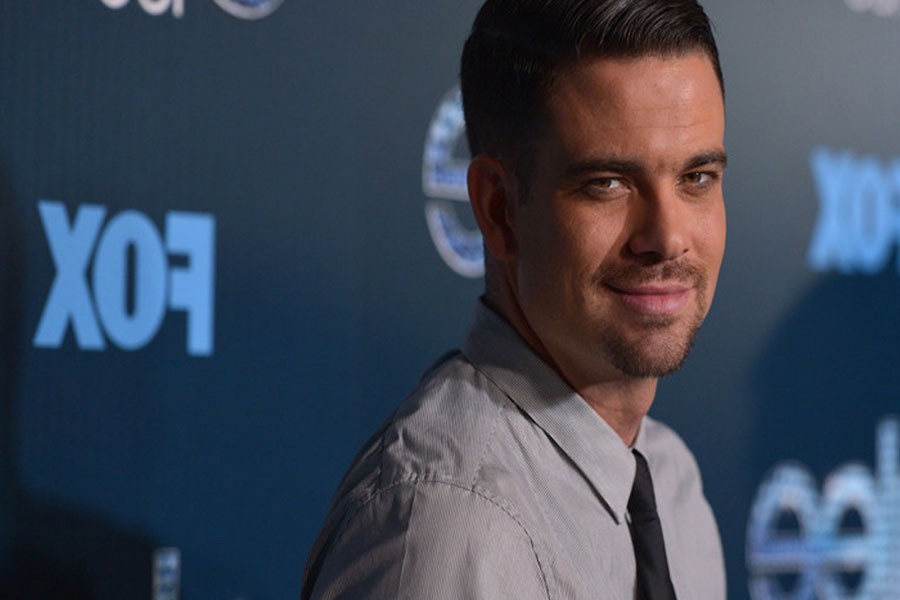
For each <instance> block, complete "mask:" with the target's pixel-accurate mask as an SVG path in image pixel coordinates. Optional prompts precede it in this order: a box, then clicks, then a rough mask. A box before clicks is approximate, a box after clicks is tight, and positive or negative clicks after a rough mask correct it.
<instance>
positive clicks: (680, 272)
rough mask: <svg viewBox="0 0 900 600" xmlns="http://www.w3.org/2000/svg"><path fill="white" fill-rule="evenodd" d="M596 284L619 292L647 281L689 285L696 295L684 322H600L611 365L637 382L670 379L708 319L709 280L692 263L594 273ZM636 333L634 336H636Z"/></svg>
mask: <svg viewBox="0 0 900 600" xmlns="http://www.w3.org/2000/svg"><path fill="white" fill-rule="evenodd" d="M597 281H598V282H599V284H600V285H604V283H603V282H614V283H615V284H616V285H617V286H618V287H625V286H627V285H635V284H639V283H646V282H664V281H679V282H682V283H688V284H690V285H691V287H692V289H693V290H694V293H695V295H696V301H695V304H696V306H695V310H694V313H693V314H692V315H690V316H687V317H668V316H664V317H649V316H647V317H643V316H639V317H637V318H634V319H627V322H626V323H614V322H609V321H604V322H603V323H602V324H601V325H600V329H599V331H598V332H597V333H598V345H599V346H600V348H601V352H602V353H603V354H605V355H606V357H607V359H608V360H609V362H610V364H611V365H612V366H613V367H615V368H616V369H618V370H619V371H621V372H622V373H624V374H625V375H627V376H629V377H633V378H636V379H646V378H659V377H665V376H666V375H671V374H672V373H674V372H675V371H677V370H678V369H680V368H681V367H682V365H684V362H685V360H687V357H688V354H690V351H691V348H692V347H693V345H694V340H695V339H696V337H697V333H698V331H699V330H700V326H701V325H702V324H703V321H704V319H705V317H706V312H707V309H708V307H709V300H708V298H707V295H706V289H707V287H706V284H707V276H706V273H705V272H704V270H703V269H702V268H700V267H698V266H695V265H691V264H677V263H673V264H666V265H659V266H653V267H637V268H635V267H630V268H624V269H621V268H620V269H609V270H606V271H603V272H601V273H598V274H597ZM635 332H637V333H635Z"/></svg>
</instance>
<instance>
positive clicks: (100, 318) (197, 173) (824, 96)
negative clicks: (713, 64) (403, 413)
mask: <svg viewBox="0 0 900 600" xmlns="http://www.w3.org/2000/svg"><path fill="white" fill-rule="evenodd" d="M706 4H707V9H708V12H709V13H710V15H711V17H712V19H713V21H714V22H715V24H716V30H717V34H718V38H719V43H720V48H721V54H722V62H723V67H724V70H725V79H726V87H727V112H728V130H727V144H728V150H729V155H730V166H729V170H728V174H727V177H726V202H727V206H728V211H729V242H728V250H727V252H726V260H725V264H724V267H723V274H722V277H721V280H720V288H719V293H718V296H717V299H716V303H715V305H714V307H713V312H712V314H711V316H710V319H709V321H708V322H707V325H706V327H705V329H704V331H703V333H702V334H701V336H700V339H699V340H698V344H697V347H696V349H695V351H694V353H693V355H692V357H691V359H690V360H689V362H688V365H687V366H686V367H685V369H684V370H683V371H682V372H680V373H678V374H676V375H675V376H673V377H671V378H669V379H666V380H664V381H663V383H662V384H661V386H660V391H659V395H658V398H657V402H656V404H655V406H654V408H653V413H654V414H655V415H656V416H657V417H659V418H661V419H663V420H665V421H666V422H668V423H670V424H671V425H672V426H673V427H675V429H677V430H678V431H679V432H681V434H682V435H683V437H684V438H685V439H686V440H687V442H688V444H689V445H690V446H691V448H693V449H694V451H695V453H696V455H697V459H698V461H699V463H700V465H701V468H702V471H703V474H704V480H705V487H706V492H707V495H708V497H709V499H710V501H711V503H712V505H713V508H714V510H715V512H716V514H717V516H718V519H719V523H720V526H721V530H722V536H723V542H724V546H725V551H726V555H727V561H728V576H729V598H734V599H740V598H752V599H753V600H774V599H781V598H785V599H786V598H794V599H801V598H810V599H811V598H819V599H822V600H824V599H826V598H828V599H856V600H870V599H875V598H897V597H900V421H898V420H897V417H896V416H894V415H897V414H900V402H898V393H897V390H898V389H900V310H898V308H897V305H898V303H900V260H898V253H897V247H898V239H900V110H898V106H900V61H898V60H897V58H896V57H898V56H900V1H898V0H755V1H753V2H743V1H741V2H738V1H732V0H708V2H707V3H706ZM478 5H479V2H478V0H465V1H462V2H461V1H460V0H432V1H429V2H406V3H388V2H368V3H365V2H350V1H345V0H336V1H333V2H312V1H310V0H79V1H78V2H73V1H71V0H42V1H41V2H3V3H2V4H0V596H2V597H10V598H21V599H26V600H28V599H37V598H49V597H52V598H78V599H81V598H91V599H97V600H106V599H116V600H119V599H121V598H137V599H140V598H148V599H149V598H153V599H154V600H162V599H169V600H172V599H174V598H187V599H206V598H209V599H221V600H238V599H242V600H280V599H283V598H292V597H296V596H297V594H298V590H299V582H300V578H301V570H302V566H303V563H304V560H305V556H306V553H307V552H308V550H309V547H310V545H311V543H312V540H313V537H314V535H315V533H316V531H317V529H318V527H319V525H320V523H321V520H322V518H323V516H324V513H325V510H326V506H327V503H328V500H329V497H330V495H331V493H332V491H333V490H334V488H335V486H336V484H337V482H338V480H339V478H340V476H341V474H342V471H343V469H344V468H345V466H346V465H347V464H348V462H349V460H350V459H351V457H352V456H353V454H354V453H355V451H356V449H357V447H358V446H359V445H360V444H361V443H362V442H363V441H364V439H365V438H366V437H367V436H368V434H369V432H370V431H371V430H373V429H374V428H375V427H376V425H377V424H378V423H379V422H380V421H381V420H382V419H383V418H384V417H385V416H386V415H387V414H388V413H389V412H390V410H391V407H392V406H394V405H395V404H396V403H397V402H398V401H399V400H400V399H401V398H402V397H403V396H404V395H405V393H406V392H407V391H408V390H409V389H410V388H411V386H412V385H413V384H414V382H415V380H416V378H417V377H418V375H419V373H420V372H421V370H422V369H424V368H425V367H426V366H427V365H428V364H429V363H430V362H431V360H432V359H433V358H434V357H436V356H438V355H439V354H440V353H442V352H443V351H444V350H446V349H448V348H451V347H453V346H454V345H455V344H457V343H458V342H459V340H460V337H461V335H462V333H463V331H464V328H465V326H466V324H467V322H468V319H469V316H470V314H471V311H472V308H473V306H474V302H475V299H476V297H477V296H478V294H479V292H480V290H481V287H482V280H481V271H482V269H481V257H482V247H481V241H480V238H479V236H478V233H477V231H476V229H475V226H474V222H473V220H472V218H471V215H470V214H469V209H468V206H467V199H466V193H465V186H464V174H465V165H466V159H467V155H466V152H467V151H466V147H465V143H464V141H463V138H462V134H463V131H464V127H465V125H464V123H463V120H462V114H461V110H460V106H459V95H458V89H457V87H456V73H457V69H458V57H459V53H460V50H461V47H462V42H463V40H464V38H465V36H466V33H467V30H468V28H469V25H470V23H471V20H472V18H473V16H474V14H475V12H476V11H477V8H478Z"/></svg>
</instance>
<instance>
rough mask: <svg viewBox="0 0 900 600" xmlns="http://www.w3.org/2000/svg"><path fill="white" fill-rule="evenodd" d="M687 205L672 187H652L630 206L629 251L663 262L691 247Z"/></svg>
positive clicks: (678, 255)
mask: <svg viewBox="0 0 900 600" xmlns="http://www.w3.org/2000/svg"><path fill="white" fill-rule="evenodd" d="M688 208H689V207H688V206H687V204H686V202H685V200H684V199H683V198H681V197H680V196H679V195H678V194H677V193H676V191H675V190H667V189H654V190H650V191H648V192H647V193H645V194H643V195H642V197H641V198H640V200H638V202H637V203H636V206H635V207H634V208H633V211H634V213H633V221H632V232H631V237H630V238H629V241H628V249H629V251H630V252H631V253H632V254H633V255H634V256H637V257H640V258H642V259H645V260H648V261H651V262H663V261H669V260H675V259H677V258H679V257H681V256H682V255H684V254H687V253H688V252H689V251H690V244H689V235H688V227H689V224H690V214H689V210H688Z"/></svg>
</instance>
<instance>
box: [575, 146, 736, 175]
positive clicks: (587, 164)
mask: <svg viewBox="0 0 900 600" xmlns="http://www.w3.org/2000/svg"><path fill="white" fill-rule="evenodd" d="M727 164H728V155H727V154H725V152H724V151H723V150H711V151H709V152H701V153H700V154H697V155H696V156H692V157H691V158H689V159H688V160H687V161H685V163H684V170H685V171H690V170H691V169H697V168H700V167H705V166H709V165H717V166H719V167H721V168H722V169H724V168H725V166H726V165H727ZM644 169H645V167H644V165H643V164H642V163H641V162H639V161H636V160H627V159H625V160H622V159H617V158H592V159H588V160H583V161H578V162H575V163H572V164H571V165H569V166H568V167H567V168H566V171H565V174H564V177H565V178H567V179H574V178H577V177H579V176H583V175H586V174H590V173H623V174H631V173H638V172H640V171H642V170H644Z"/></svg>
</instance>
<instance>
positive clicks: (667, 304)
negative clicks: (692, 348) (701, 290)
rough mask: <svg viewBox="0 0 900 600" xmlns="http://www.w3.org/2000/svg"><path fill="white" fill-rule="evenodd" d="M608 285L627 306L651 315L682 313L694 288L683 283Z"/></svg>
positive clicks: (668, 315) (662, 315)
mask: <svg viewBox="0 0 900 600" xmlns="http://www.w3.org/2000/svg"><path fill="white" fill-rule="evenodd" d="M608 287H609V289H611V290H612V291H613V293H614V294H615V295H616V297H618V298H619V300H620V301H621V302H622V303H623V304H624V305H625V306H627V307H628V308H630V309H631V310H634V311H635V312H638V313H640V314H642V315H646V316H651V317H672V316H675V315H677V314H678V313H680V312H681V311H682V309H683V308H684V307H685V305H686V304H687V303H688V300H689V299H690V295H691V289H692V288H691V286H689V285H685V284H683V283H647V284H641V285H634V286H615V285H610V286H608Z"/></svg>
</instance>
